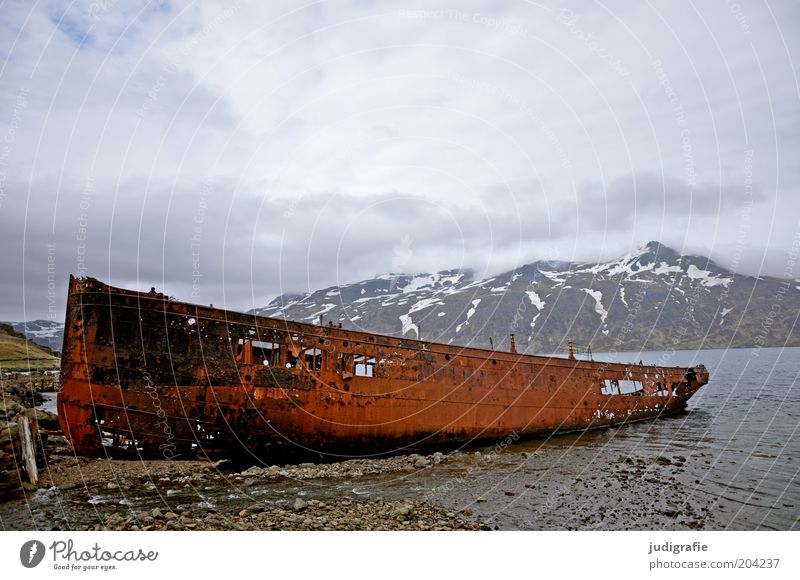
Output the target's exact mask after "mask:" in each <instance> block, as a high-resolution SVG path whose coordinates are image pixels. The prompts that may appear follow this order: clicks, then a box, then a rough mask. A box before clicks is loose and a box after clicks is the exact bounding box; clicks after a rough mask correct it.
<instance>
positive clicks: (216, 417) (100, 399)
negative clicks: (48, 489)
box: [58, 278, 708, 457]
mask: <svg viewBox="0 0 800 580" xmlns="http://www.w3.org/2000/svg"><path fill="white" fill-rule="evenodd" d="M61 377H62V389H61V391H60V394H59V398H58V410H59V419H60V421H61V426H62V429H63V430H64V433H65V434H66V436H67V437H68V438H69V439H70V440H71V441H72V443H73V445H74V446H75V449H76V451H78V452H79V453H82V454H87V455H100V454H104V453H106V452H108V451H109V450H118V449H127V450H128V451H130V452H132V453H136V454H138V455H141V456H163V457H192V456H196V455H198V454H201V455H202V454H206V455H219V454H231V453H241V452H245V453H247V452H252V453H259V452H261V451H263V450H269V449H270V448H272V447H283V448H285V449H287V450H290V451H291V450H292V449H296V450H307V451H313V452H318V453H380V452H384V451H391V450H394V449H400V448H406V447H409V446H414V447H423V446H427V447H431V446H446V445H454V444H458V443H462V442H467V441H478V440H490V439H496V438H502V437H505V436H507V435H508V434H509V433H517V434H518V435H520V436H526V435H537V434H548V433H553V432H562V431H574V430H583V429H588V428H595V427H603V426H609V425H616V424H620V423H622V422H626V421H637V420H643V419H649V418H653V417H657V416H660V415H665V414H670V413H674V412H676V411H679V410H681V409H682V408H684V407H685V405H686V402H687V400H688V399H689V398H690V397H691V396H692V395H693V394H694V393H695V392H696V391H697V390H698V389H699V388H700V387H701V386H702V385H704V384H705V383H706V382H707V381H708V372H707V371H706V369H705V367H703V366H702V365H699V366H697V367H695V368H694V369H691V370H689V371H688V372H687V369H684V368H675V367H656V366H647V365H645V366H643V365H635V364H633V365H625V364H616V363H603V362H593V361H583V360H574V359H568V358H551V357H542V356H530V355H521V354H517V353H516V352H496V351H489V350H483V349H475V348H464V347H459V346H453V345H446V344H437V343H428V342H423V341H417V340H409V339H406V338H396V337H390V336H384V335H376V334H369V333H364V332H358V331H352V330H345V329H342V328H338V327H334V326H332V325H329V326H317V325H313V324H304V323H299V322H290V321H285V320H279V319H273V318H266V317H260V316H255V315H249V314H242V313H238V312H230V311H225V310H220V309H216V308H212V307H206V306H199V305H193V304H187V303H182V302H177V301H174V300H171V299H169V298H168V297H166V296H164V295H162V294H158V293H156V292H150V293H139V292H132V291H128V290H123V289H118V288H112V287H110V286H107V285H106V284H103V283H101V282H99V281H97V280H94V279H91V278H86V279H74V278H70V286H69V297H68V305H67V315H66V325H65V329H64V345H63V349H62V369H61ZM628 391H630V392H628Z"/></svg>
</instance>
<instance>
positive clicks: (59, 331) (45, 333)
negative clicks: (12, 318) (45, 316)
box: [6, 320, 64, 352]
mask: <svg viewBox="0 0 800 580" xmlns="http://www.w3.org/2000/svg"><path fill="white" fill-rule="evenodd" d="M6 324H8V325H10V326H11V327H12V328H13V329H14V330H16V331H17V332H19V333H20V334H24V335H25V337H26V338H30V339H31V340H32V341H33V342H35V343H36V344H41V345H42V346H46V347H48V348H49V349H50V350H52V351H55V352H58V351H60V350H61V337H62V336H63V335H64V323H63V322H55V321H54V320H31V321H28V322H6Z"/></svg>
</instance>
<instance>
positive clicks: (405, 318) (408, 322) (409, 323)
mask: <svg viewBox="0 0 800 580" xmlns="http://www.w3.org/2000/svg"><path fill="white" fill-rule="evenodd" d="M400 324H402V325H403V329H402V331H401V332H402V333H403V336H405V335H406V333H407V332H409V331H411V330H413V331H414V333H415V334H416V335H417V338H419V327H418V326H417V325H416V324H414V321H413V320H412V319H411V317H410V316H409V315H408V314H401V315H400Z"/></svg>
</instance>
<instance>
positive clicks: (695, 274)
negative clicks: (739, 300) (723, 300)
mask: <svg viewBox="0 0 800 580" xmlns="http://www.w3.org/2000/svg"><path fill="white" fill-rule="evenodd" d="M686 275H687V276H688V277H689V278H691V279H692V280H699V281H700V283H701V284H702V285H703V286H705V287H706V288H712V287H714V286H725V288H727V287H728V284H730V283H731V282H733V278H720V277H718V276H714V274H713V273H711V272H709V271H708V270H701V269H700V268H698V267H697V266H695V265H694V264H692V265H690V266H689V268H688V269H687V270H686Z"/></svg>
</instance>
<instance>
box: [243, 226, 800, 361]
mask: <svg viewBox="0 0 800 580" xmlns="http://www.w3.org/2000/svg"><path fill="white" fill-rule="evenodd" d="M776 305H777V306H776ZM255 312H257V313H258V314H262V315H264V316H271V317H279V318H280V317H285V318H287V319H290V320H299V321H306V322H314V323H317V324H319V322H320V319H322V322H323V324H328V322H329V321H333V322H335V323H342V325H343V326H344V327H345V328H358V329H363V330H368V331H372V332H380V333H384V334H392V335H396V336H400V335H406V336H409V337H414V338H416V337H417V336H421V337H422V338H423V339H425V340H430V341H436V342H446V343H453V344H462V345H474V346H481V347H489V346H490V344H493V345H494V347H495V348H508V343H509V338H508V337H509V335H510V334H511V333H514V334H515V336H516V343H517V349H518V350H519V351H521V352H522V351H527V352H557V351H563V350H565V349H566V343H567V341H568V340H569V339H573V340H574V341H575V342H576V343H582V344H591V345H592V348H593V349H594V350H595V351H600V350H606V351H608V350H638V349H649V350H657V349H667V348H697V347H703V348H724V347H729V346H730V347H736V346H754V345H757V346H781V345H797V344H800V333H798V332H797V331H796V330H794V325H795V319H796V317H797V316H798V312H800V284H798V283H797V282H795V281H791V280H782V279H778V278H769V277H760V278H756V277H752V276H745V275H740V274H735V273H733V272H730V271H729V270H726V269H725V268H722V267H720V266H718V265H717V264H715V263H714V262H713V261H711V260H710V259H708V258H705V257H702V256H681V255H679V254H678V253H677V252H676V251H674V250H673V249H671V248H668V247H666V246H664V245H662V244H660V243H658V242H650V243H648V244H647V245H645V246H643V247H642V248H640V249H639V250H637V251H635V252H632V253H630V254H628V255H625V256H623V257H621V258H619V259H617V260H613V261H610V262H605V263H600V264H587V263H568V262H547V261H539V262H534V263H532V264H527V265H525V266H522V267H521V268H517V269H516V270H512V271H510V272H505V273H503V274H499V275H497V276H493V277H491V278H487V279H479V280H476V279H474V277H473V274H472V272H470V271H461V270H448V271H443V272H437V273H435V274H419V275H407V274H397V275H394V274H392V275H386V276H381V277H377V278H374V279H371V280H363V281H361V282H356V283H354V284H347V285H344V286H335V287H330V288H324V289H322V290H318V291H316V292H312V293H310V294H305V295H283V296H280V297H278V298H276V299H275V300H273V301H272V302H271V303H270V304H269V305H268V306H266V307H264V308H260V309H257V310H256V311H255ZM490 339H491V340H490Z"/></svg>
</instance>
